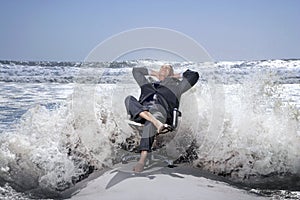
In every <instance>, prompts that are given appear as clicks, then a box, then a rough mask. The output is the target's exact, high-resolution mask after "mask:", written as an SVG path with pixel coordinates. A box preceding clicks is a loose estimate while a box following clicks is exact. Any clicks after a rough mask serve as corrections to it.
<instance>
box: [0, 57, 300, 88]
mask: <svg viewBox="0 0 300 200" xmlns="http://www.w3.org/2000/svg"><path fill="white" fill-rule="evenodd" d="M166 62H167V61H155V60H132V61H115V62H103V63H99V62H98V63H84V62H29V61H0V81H2V82H17V83H76V82H78V81H81V82H83V81H84V82H89V81H90V77H83V76H82V74H84V73H85V71H95V72H96V73H94V75H97V76H98V77H94V78H93V82H94V83H107V81H108V80H107V79H105V75H103V74H102V73H101V70H100V71H99V69H106V75H107V74H108V73H109V69H111V71H113V70H112V69H124V68H127V69H131V68H132V67H134V66H149V67H153V66H160V65H162V64H164V63H166ZM169 63H171V64H173V65H174V66H175V68H176V67H179V68H182V67H187V66H191V67H193V68H195V67H199V66H201V74H202V76H201V80H202V81H207V80H215V81H216V82H220V83H223V84H234V83H240V82H241V81H242V80H243V79H244V78H245V77H247V76H248V75H251V74H253V73H255V72H256V71H272V72H273V73H274V74H276V76H278V79H277V81H279V82H280V83H286V84H294V83H299V82H300V77H299V76H298V75H297V74H300V60H262V61H233V62H227V61H223V62H216V63H214V64H213V65H214V67H213V68H212V67H211V66H212V65H211V64H209V65H206V64H205V63H188V62H182V63H178V62H169ZM115 72H116V71H114V73H113V72H112V73H111V74H108V75H110V77H112V76H114V77H117V76H118V75H120V74H116V73H115ZM103 79H105V80H103ZM113 83H116V81H115V82H113Z"/></svg>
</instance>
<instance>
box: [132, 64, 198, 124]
mask: <svg viewBox="0 0 300 200" xmlns="http://www.w3.org/2000/svg"><path fill="white" fill-rule="evenodd" d="M132 74H133V77H134V79H135V80H136V82H137V83H138V85H139V86H140V88H141V95H140V98H139V102H140V103H141V104H145V103H146V101H148V99H149V97H150V96H153V95H154V94H156V96H157V101H156V103H159V104H161V105H162V106H163V107H164V108H165V109H166V112H167V114H168V116H167V123H172V119H173V109H174V108H179V102H180V97H181V95H182V94H183V93H184V92H186V91H187V90H189V89H190V88H191V87H192V86H194V85H195V84H196V83H197V81H198V79H199V74H198V72H195V71H191V70H186V71H185V72H184V73H183V78H182V80H179V79H176V78H171V77H167V78H166V79H165V80H163V81H162V82H160V84H159V85H158V86H157V87H154V86H153V83H152V82H149V81H148V79H147V78H146V76H147V75H149V74H148V69H147V68H145V67H136V68H133V70H132Z"/></svg>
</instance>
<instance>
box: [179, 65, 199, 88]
mask: <svg viewBox="0 0 300 200" xmlns="http://www.w3.org/2000/svg"><path fill="white" fill-rule="evenodd" d="M182 78H183V79H182V81H181V83H180V90H181V93H184V92H186V91H187V90H189V89H190V88H192V87H193V86H194V85H195V84H196V83H197V81H198V80H199V73H198V72H195V71H192V70H189V69H188V70H186V71H185V72H183V74H182Z"/></svg>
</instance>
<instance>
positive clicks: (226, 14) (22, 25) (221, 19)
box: [0, 0, 300, 61]
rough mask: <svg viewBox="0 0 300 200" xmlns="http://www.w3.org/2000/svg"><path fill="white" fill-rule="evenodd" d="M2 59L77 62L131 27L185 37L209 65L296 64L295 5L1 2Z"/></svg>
mask: <svg viewBox="0 0 300 200" xmlns="http://www.w3.org/2000/svg"><path fill="white" fill-rule="evenodd" d="M0 6H1V8H2V9H1V12H0V27H1V32H0V44H1V45H0V59H2V60H3V59H5V60H49V61H81V60H83V59H84V58H85V56H86V55H87V54H88V53H89V52H90V51H91V50H92V49H93V48H94V47H95V46H97V45H98V44H99V43H100V42H102V41H104V40H105V39H107V38H108V37H110V36H112V35H115V34H118V33H120V32H122V31H126V30H129V29H134V28H141V27H162V28H168V29H173V30H176V31H179V32H182V33H184V34H186V35H188V36H190V37H191V38H193V39H194V40H196V41H197V42H198V43H199V44H201V45H202V46H203V47H204V48H205V49H206V50H207V51H208V53H209V54H210V55H211V56H212V57H213V59H215V60H218V61H221V60H260V59H282V58H286V59H287V58H300V26H299V22H300V11H299V10H300V9H299V8H300V1H298V0H185V1H184V0H181V1H179V0H127V1H125V0H107V1H104V0H98V1H96V0H94V1H89V0H86V1H84V0H81V1H79V0H72V1H71V0H51V1H41V0H26V1H17V0H2V1H1V2H0Z"/></svg>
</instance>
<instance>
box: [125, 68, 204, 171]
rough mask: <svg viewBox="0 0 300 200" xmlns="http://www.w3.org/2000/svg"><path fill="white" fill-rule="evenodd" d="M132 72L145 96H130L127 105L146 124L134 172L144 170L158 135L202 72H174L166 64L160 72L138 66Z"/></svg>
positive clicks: (133, 117) (168, 122)
mask: <svg viewBox="0 0 300 200" xmlns="http://www.w3.org/2000/svg"><path fill="white" fill-rule="evenodd" d="M132 73H133V77H134V79H135V80H136V82H137V83H138V85H139V86H140V88H141V95H140V98H139V100H137V99H136V98H135V97H133V96H128V97H127V98H126V99H125V106H126V109H127V112H128V114H129V115H130V117H131V120H133V121H135V122H139V123H142V124H144V127H143V131H142V135H141V141H140V147H139V150H140V152H141V157H140V160H139V161H138V163H137V164H136V166H135V167H134V169H133V171H134V172H142V171H143V169H144V165H145V161H146V158H147V154H148V152H149V151H150V150H151V147H152V144H153V142H154V136H155V135H156V134H157V133H158V134H159V133H162V132H164V131H165V130H166V129H168V128H169V125H168V124H172V119H173V109H174V108H178V107H179V101H180V97H181V95H182V94H183V93H184V92H186V91H187V90H188V89H190V88H191V87H192V86H193V85H195V84H196V83H197V81H198V79H199V74H198V72H194V71H191V70H186V71H185V72H184V73H182V74H174V71H173V68H172V66H171V65H163V66H161V68H160V70H159V71H154V70H148V69H147V68H145V67H136V68H133V70H132ZM146 76H154V77H156V78H157V79H158V80H159V81H158V82H150V81H148V80H147V78H146Z"/></svg>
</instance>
